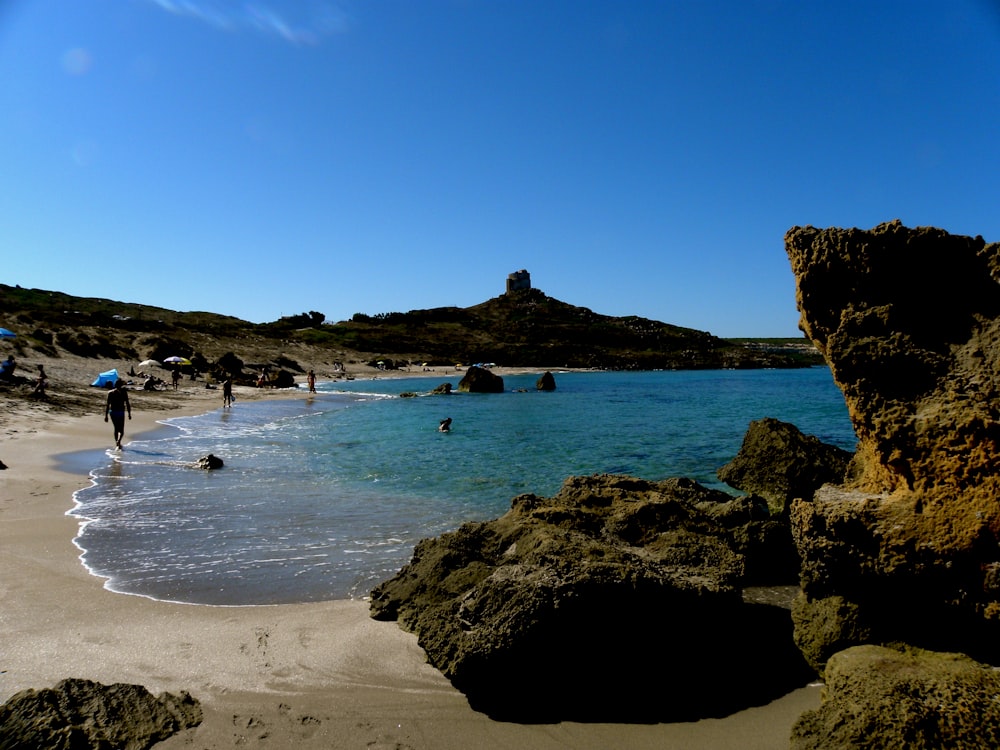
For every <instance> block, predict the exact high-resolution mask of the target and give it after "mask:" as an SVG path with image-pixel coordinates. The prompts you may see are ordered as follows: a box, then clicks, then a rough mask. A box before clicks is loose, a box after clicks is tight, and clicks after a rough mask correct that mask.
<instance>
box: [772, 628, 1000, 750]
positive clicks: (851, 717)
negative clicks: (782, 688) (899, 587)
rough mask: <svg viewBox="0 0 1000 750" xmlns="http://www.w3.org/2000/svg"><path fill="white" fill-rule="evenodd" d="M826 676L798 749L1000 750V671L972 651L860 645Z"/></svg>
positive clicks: (795, 737)
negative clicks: (971, 655) (990, 749)
mask: <svg viewBox="0 0 1000 750" xmlns="http://www.w3.org/2000/svg"><path fill="white" fill-rule="evenodd" d="M825 681H826V686H825V688H824V690H823V705H822V706H821V707H820V708H819V709H817V710H815V711H807V712H806V713H804V714H803V715H802V716H801V717H800V718H799V720H798V721H797V722H796V724H795V726H794V727H793V728H792V745H791V746H792V750H843V748H851V747H864V748H887V749H888V748H907V750H938V749H939V748H949V749H950V750H982V748H987V747H1000V702H998V701H997V695H1000V673H998V672H997V671H996V670H994V669H992V668H990V667H987V666H984V665H982V664H977V663H976V662H974V661H973V660H972V659H970V658H968V657H967V656H963V655H961V654H947V653H945V654H942V653H934V652H931V651H923V650H920V649H913V648H903V649H890V648H884V647H882V646H855V647H854V648H850V649H847V650H846V651H841V652H840V653H838V654H836V655H834V656H833V657H832V658H831V659H830V661H829V663H828V664H827V666H826V674H825Z"/></svg>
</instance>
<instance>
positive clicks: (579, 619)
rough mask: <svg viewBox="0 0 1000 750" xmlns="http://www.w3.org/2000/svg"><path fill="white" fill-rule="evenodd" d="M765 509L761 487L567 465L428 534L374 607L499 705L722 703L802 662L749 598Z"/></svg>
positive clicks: (785, 677)
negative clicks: (493, 515)
mask: <svg viewBox="0 0 1000 750" xmlns="http://www.w3.org/2000/svg"><path fill="white" fill-rule="evenodd" d="M769 522H770V517H769V514H768V512H767V509H766V505H765V504H764V502H763V501H762V500H759V499H753V498H746V497H744V498H732V497H730V496H729V495H726V494H725V493H722V492H718V491H714V490H709V489H706V488H704V487H702V486H700V485H699V484H697V483H696V482H693V481H691V480H683V479H670V480H665V481H662V482H649V481H645V480H641V479H634V478H630V477H620V476H612V475H597V476H592V477H572V478H570V479H567V480H566V482H565V484H564V485H563V487H562V489H561V490H560V491H559V493H558V494H557V495H555V496H554V497H551V498H542V497H538V496H536V495H531V494H528V495H520V496H518V497H516V498H514V500H513V501H512V505H511V509H510V511H509V512H508V513H507V514H505V515H504V516H502V517H501V518H499V519H496V520H494V521H490V522H486V523H469V524H465V525H463V526H462V527H461V528H460V529H458V530H457V531H455V532H452V533H447V534H443V535H442V536H440V537H438V538H436V539H425V540H424V541H422V542H420V544H418V545H417V548H416V550H415V551H414V555H413V559H412V561H411V563H410V564H409V565H407V566H406V567H405V568H404V569H403V570H402V571H400V573H399V574H398V575H397V576H396V577H395V578H393V579H392V580H390V581H387V582H385V583H383V584H382V585H380V586H378V587H377V588H376V589H375V590H374V591H373V592H372V597H371V610H372V616H373V617H375V618H377V619H398V621H399V623H400V624H401V625H402V626H404V627H406V628H407V629H409V630H412V631H413V632H415V633H416V634H417V637H418V639H419V643H420V645H421V646H422V647H423V648H424V650H425V651H426V652H427V656H428V659H429V660H430V662H431V663H432V664H433V665H434V666H435V667H437V668H438V669H440V670H441V671H442V672H443V673H444V674H445V676H447V677H448V678H449V679H451V680H452V682H453V683H454V684H455V686H456V687H458V688H459V689H460V690H462V691H463V692H465V694H466V696H467V697H468V699H469V702H470V704H471V705H473V707H475V708H477V709H479V710H483V711H485V712H486V713H488V714H490V715H491V716H494V717H495V718H502V719H509V720H518V721H556V720H563V719H576V720H585V721H624V720H631V721H667V720H685V719H694V718H698V717H702V716H709V715H715V716H718V715H723V714H726V713H728V712H731V711H733V710H736V709H738V708H742V707H746V706H748V705H754V704H759V703H762V702H766V701H767V700H769V699H771V698H774V697H776V696H777V695H780V694H781V693H782V692H783V691H785V690H787V689H789V688H790V687H794V686H795V685H799V684H803V679H804V678H805V676H806V672H804V671H803V669H804V667H805V665H804V662H802V660H801V656H800V655H799V654H798V652H797V651H796V650H795V648H794V646H793V645H792V643H791V637H790V636H791V633H790V619H789V617H788V612H787V610H782V609H779V608H776V607H769V606H764V605H751V604H744V603H743V601H742V598H741V591H740V587H741V585H742V582H743V580H744V579H743V575H744V570H745V566H746V565H748V564H757V563H753V562H752V561H753V560H754V559H755V558H760V557H765V555H761V552H760V548H761V546H762V545H763V544H766V542H765V541H764V540H765V539H766V537H767V532H766V529H767V524H768V523H769Z"/></svg>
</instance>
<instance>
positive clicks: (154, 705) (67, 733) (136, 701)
mask: <svg viewBox="0 0 1000 750" xmlns="http://www.w3.org/2000/svg"><path fill="white" fill-rule="evenodd" d="M201 720H202V712H201V706H200V704H199V703H198V701H197V700H195V699H194V698H192V697H191V696H190V695H189V694H188V693H186V692H181V693H180V694H179V695H174V694H172V693H161V694H160V695H159V696H157V697H155V698H154V697H153V695H152V694H151V693H150V692H149V691H148V690H146V688H144V687H142V686H141V685H127V684H123V683H116V684H114V685H102V684H101V683H99V682H91V681H90V680H78V679H67V680H63V681H62V682H60V683H59V684H57V685H56V686H55V687H54V688H44V689H42V690H22V691H21V692H20V693H17V694H15V695H13V696H11V698H10V699H9V700H8V701H7V702H6V703H4V704H3V705H0V746H2V747H3V748H4V750H38V748H46V750H89V749H90V748H93V750H108V749H109V748H120V749H121V750H146V749H147V748H150V747H152V746H153V745H154V744H156V743H157V742H161V741H162V740H165V739H167V738H168V737H170V736H172V735H174V734H176V733H177V732H179V731H181V730H183V729H187V728H189V727H194V726H198V724H200V723H201Z"/></svg>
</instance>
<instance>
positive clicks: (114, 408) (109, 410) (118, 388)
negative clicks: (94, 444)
mask: <svg viewBox="0 0 1000 750" xmlns="http://www.w3.org/2000/svg"><path fill="white" fill-rule="evenodd" d="M125 412H128V418H129V419H132V404H130V403H129V400H128V391H126V390H125V381H124V380H119V381H117V382H116V383H115V387H114V389H113V390H110V391H108V401H107V403H106V404H105V405H104V421H105V422H107V421H108V415H111V424H112V425H114V428H115V447H117V448H118V450H121V449H122V438H123V437H125Z"/></svg>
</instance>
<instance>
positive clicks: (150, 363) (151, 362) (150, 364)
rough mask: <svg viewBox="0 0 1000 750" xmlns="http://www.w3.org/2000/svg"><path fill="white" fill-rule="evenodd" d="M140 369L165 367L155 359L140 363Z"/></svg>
mask: <svg viewBox="0 0 1000 750" xmlns="http://www.w3.org/2000/svg"><path fill="white" fill-rule="evenodd" d="M139 367H163V365H161V364H160V363H159V362H157V361H156V360H155V359H146V360H143V361H142V362H140V363H139Z"/></svg>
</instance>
